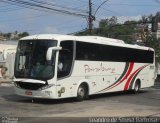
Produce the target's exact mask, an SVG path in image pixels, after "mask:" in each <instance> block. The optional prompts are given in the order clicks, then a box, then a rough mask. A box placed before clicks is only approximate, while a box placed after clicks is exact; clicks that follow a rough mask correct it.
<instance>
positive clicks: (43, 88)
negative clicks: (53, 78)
mask: <svg viewBox="0 0 160 123" xmlns="http://www.w3.org/2000/svg"><path fill="white" fill-rule="evenodd" d="M52 86H54V84H49V85H45V86H43V87H41V88H39V89H38V90H45V89H47V88H50V87H52Z"/></svg>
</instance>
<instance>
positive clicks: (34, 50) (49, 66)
mask: <svg viewBox="0 0 160 123" xmlns="http://www.w3.org/2000/svg"><path fill="white" fill-rule="evenodd" d="M54 46H57V41H55V40H21V41H19V44H18V47H17V53H16V61H15V72H14V73H15V77H16V78H31V79H40V80H47V79H51V78H52V77H53V76H54V68H55V52H56V51H53V52H52V59H51V60H50V61H47V60H46V54H47V50H48V48H49V47H54Z"/></svg>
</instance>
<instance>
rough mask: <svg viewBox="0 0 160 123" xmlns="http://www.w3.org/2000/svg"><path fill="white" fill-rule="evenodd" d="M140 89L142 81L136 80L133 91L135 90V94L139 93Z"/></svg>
mask: <svg viewBox="0 0 160 123" xmlns="http://www.w3.org/2000/svg"><path fill="white" fill-rule="evenodd" d="M139 91H140V81H138V80H137V81H136V82H135V85H134V89H133V92H134V93H135V94H137V93H139Z"/></svg>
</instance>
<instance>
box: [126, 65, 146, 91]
mask: <svg viewBox="0 0 160 123" xmlns="http://www.w3.org/2000/svg"><path fill="white" fill-rule="evenodd" d="M146 66H147V65H144V66H142V67H140V68H138V69H137V70H136V71H135V72H133V73H132V74H131V76H130V77H129V79H128V80H127V82H126V84H125V86H124V91H126V90H128V87H129V85H130V83H131V80H132V79H133V77H134V76H135V74H136V73H137V72H138V71H140V70H142V69H143V68H145V67H146Z"/></svg>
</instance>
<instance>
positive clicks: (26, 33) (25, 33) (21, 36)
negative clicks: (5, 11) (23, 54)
mask: <svg viewBox="0 0 160 123" xmlns="http://www.w3.org/2000/svg"><path fill="white" fill-rule="evenodd" d="M18 36H19V38H23V37H25V36H29V33H28V32H22V33H20V34H19V35H18Z"/></svg>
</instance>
